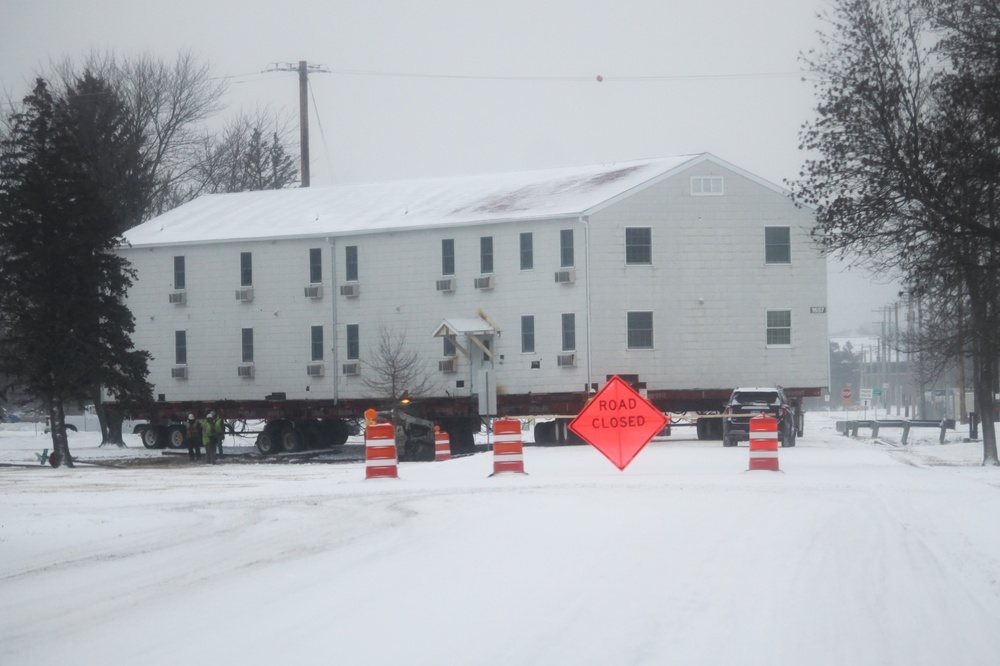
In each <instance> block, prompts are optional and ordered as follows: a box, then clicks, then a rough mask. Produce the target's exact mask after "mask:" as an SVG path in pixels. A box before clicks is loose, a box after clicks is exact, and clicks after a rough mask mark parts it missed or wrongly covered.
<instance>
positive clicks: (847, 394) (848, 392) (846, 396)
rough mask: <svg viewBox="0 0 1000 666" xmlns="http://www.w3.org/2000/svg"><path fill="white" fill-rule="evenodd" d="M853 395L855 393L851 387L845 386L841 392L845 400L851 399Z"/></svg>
mask: <svg viewBox="0 0 1000 666" xmlns="http://www.w3.org/2000/svg"><path fill="white" fill-rule="evenodd" d="M852 395H854V394H853V393H852V392H851V389H849V388H845V389H844V390H843V391H841V392H840V397H841V398H843V399H844V400H850V399H851V396H852Z"/></svg>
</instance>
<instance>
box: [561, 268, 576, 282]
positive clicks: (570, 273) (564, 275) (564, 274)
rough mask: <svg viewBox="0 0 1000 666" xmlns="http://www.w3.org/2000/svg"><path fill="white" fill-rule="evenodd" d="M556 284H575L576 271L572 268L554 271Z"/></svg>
mask: <svg viewBox="0 0 1000 666" xmlns="http://www.w3.org/2000/svg"><path fill="white" fill-rule="evenodd" d="M556 282H557V283H558V284H573V283H574V282H576V271H575V270H573V269H572V268H568V269H566V270H561V271H556Z"/></svg>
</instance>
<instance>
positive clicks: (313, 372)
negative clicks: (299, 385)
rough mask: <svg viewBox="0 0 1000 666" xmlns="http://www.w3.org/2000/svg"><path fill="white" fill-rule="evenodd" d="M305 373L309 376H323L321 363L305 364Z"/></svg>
mask: <svg viewBox="0 0 1000 666" xmlns="http://www.w3.org/2000/svg"><path fill="white" fill-rule="evenodd" d="M306 374H307V375H309V376H310V377H322V376H323V364H322V363H310V364H309V365H307V366H306Z"/></svg>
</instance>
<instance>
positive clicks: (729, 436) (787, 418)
mask: <svg viewBox="0 0 1000 666" xmlns="http://www.w3.org/2000/svg"><path fill="white" fill-rule="evenodd" d="M798 411H799V410H798V408H797V407H796V406H795V405H793V404H792V403H790V402H789V401H788V398H787V397H785V392H784V391H783V390H782V389H781V388H777V387H758V386H755V387H746V388H738V389H735V390H734V391H733V392H732V395H730V396H729V402H727V403H726V408H725V410H724V411H723V413H722V445H723V446H736V445H737V444H738V443H739V442H741V441H746V440H749V439H750V419H751V418H753V417H754V416H757V415H758V414H769V415H771V416H773V417H774V418H776V419H777V420H778V442H779V443H780V444H781V446H795V435H796V433H797V432H799V433H800V432H801V428H800V427H799V425H798V422H799V418H798Z"/></svg>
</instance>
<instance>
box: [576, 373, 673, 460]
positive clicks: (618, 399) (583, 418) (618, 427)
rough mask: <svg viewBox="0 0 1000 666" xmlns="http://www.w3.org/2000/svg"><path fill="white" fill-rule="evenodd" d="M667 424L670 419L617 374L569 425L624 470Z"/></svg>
mask: <svg viewBox="0 0 1000 666" xmlns="http://www.w3.org/2000/svg"><path fill="white" fill-rule="evenodd" d="M666 425H667V417H666V416H664V415H663V412H661V411H660V410H658V409H657V408H656V407H654V406H653V405H652V404H651V403H650V402H649V401H648V400H646V399H645V398H643V397H642V396H641V395H639V393H638V392H637V391H636V390H635V389H634V388H632V387H631V386H629V384H628V382H626V381H625V380H624V379H622V378H621V377H619V376H618V375H615V376H614V377H612V378H611V380H610V381H609V382H608V383H607V384H605V385H604V388H602V389H601V390H600V391H598V392H597V394H596V395H594V397H593V398H591V399H590V402H588V403H587V405H586V406H585V407H584V408H583V409H581V410H580V413H579V414H577V415H576V418H575V419H573V420H572V421H571V422H570V424H569V429H570V430H572V431H573V432H574V433H576V434H577V435H579V437H580V439H582V440H583V441H585V442H587V443H588V444H590V445H591V446H593V447H594V448H595V449H597V450H598V451H600V452H601V453H603V454H604V456H605V457H606V458H607V459H608V460H610V461H611V462H612V463H613V464H614V466H615V467H617V468H618V469H620V470H624V469H625V468H626V467H628V464H629V463H630V462H632V460H633V459H634V458H635V457H636V455H638V453H639V451H642V449H643V447H644V446H646V444H648V443H649V440H651V439H653V437H654V436H655V435H656V433H658V432H660V431H661V430H663V427H664V426H666Z"/></svg>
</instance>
